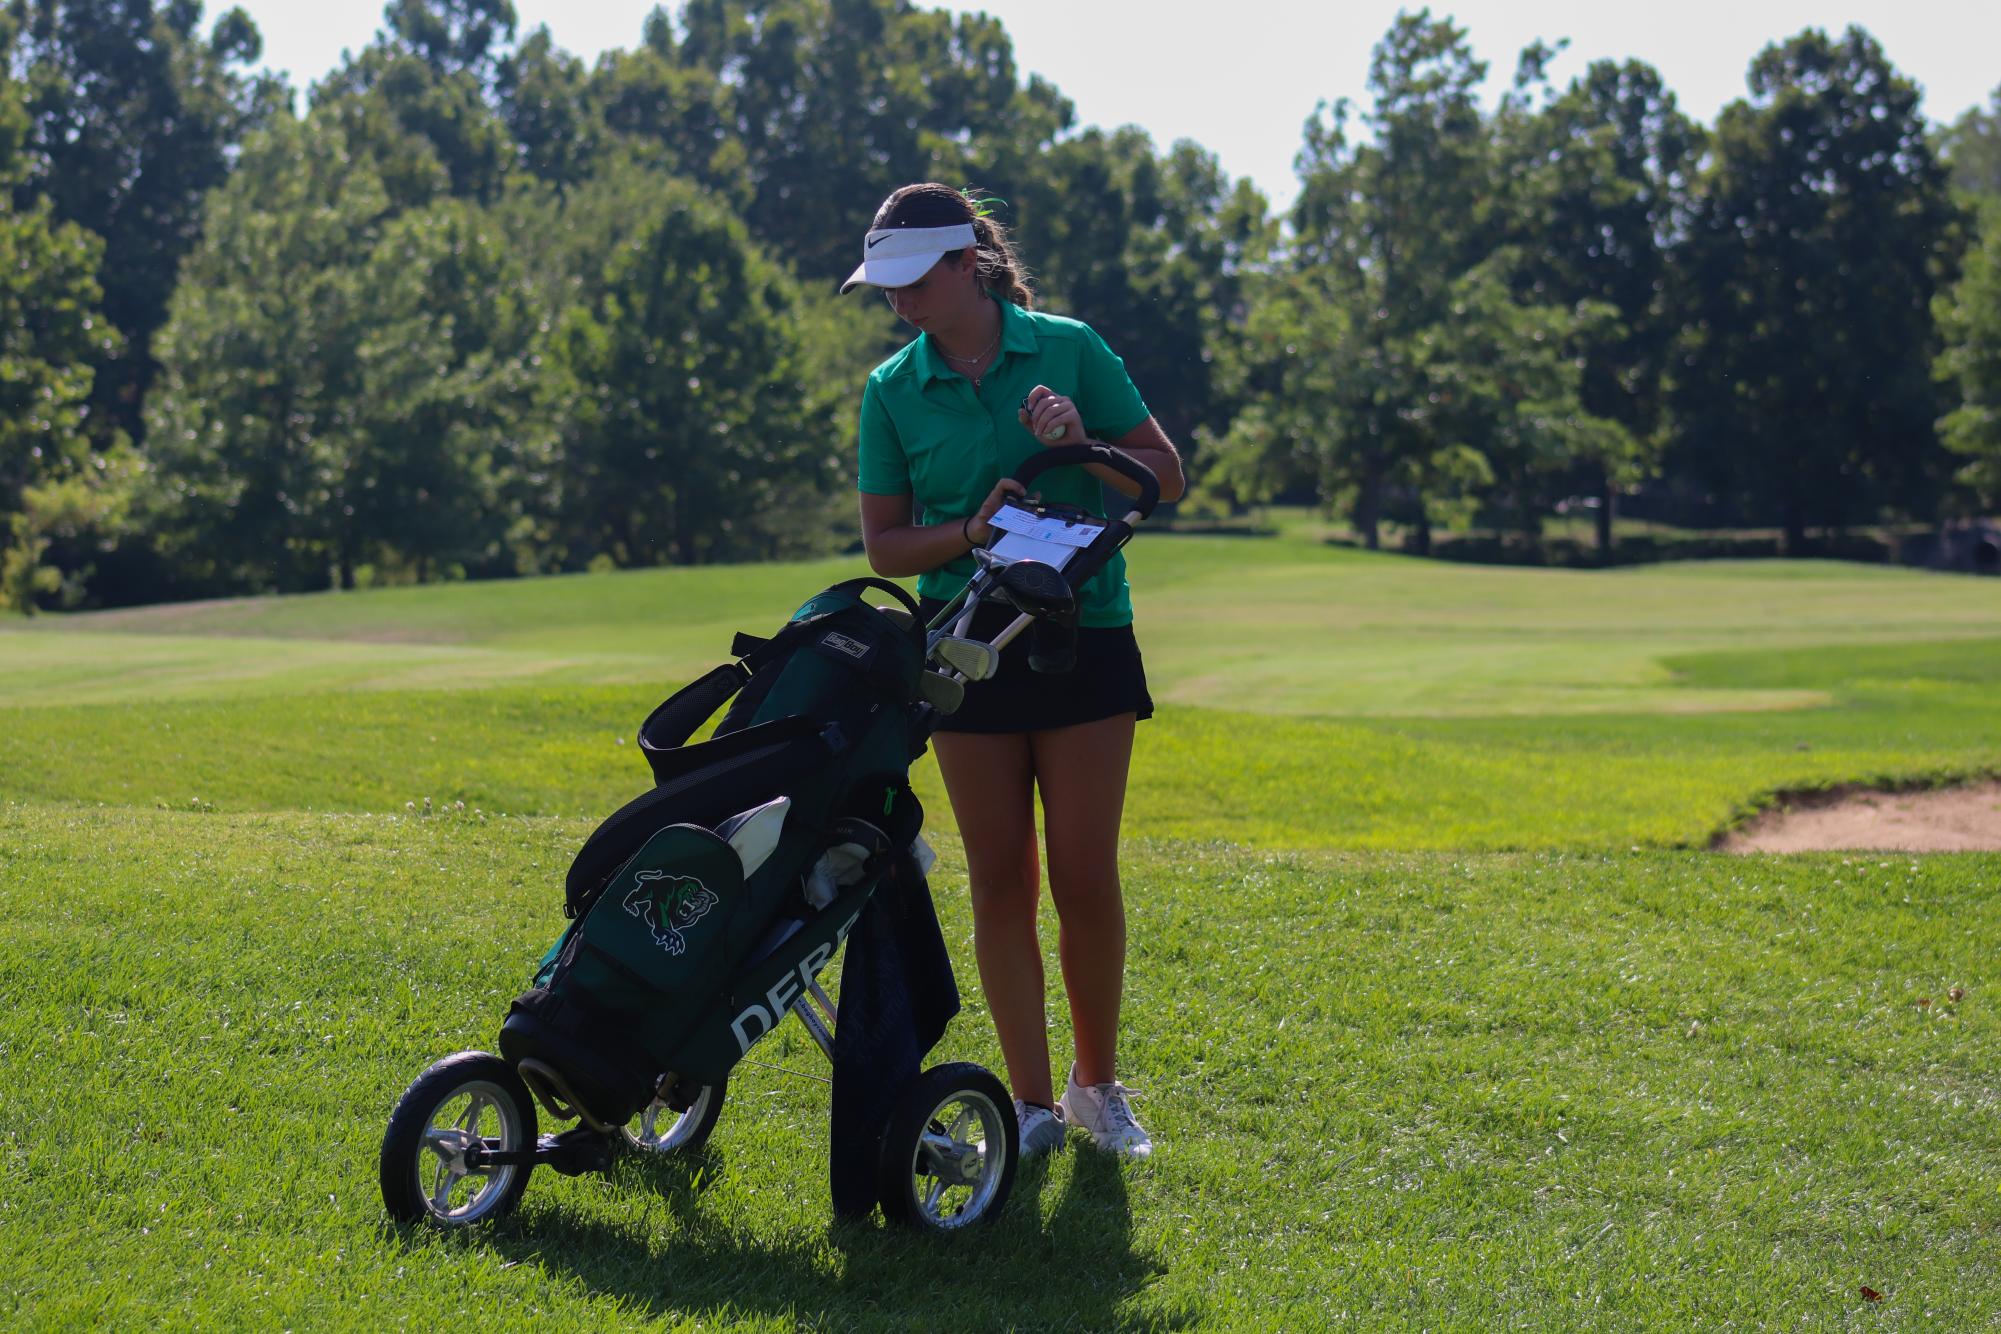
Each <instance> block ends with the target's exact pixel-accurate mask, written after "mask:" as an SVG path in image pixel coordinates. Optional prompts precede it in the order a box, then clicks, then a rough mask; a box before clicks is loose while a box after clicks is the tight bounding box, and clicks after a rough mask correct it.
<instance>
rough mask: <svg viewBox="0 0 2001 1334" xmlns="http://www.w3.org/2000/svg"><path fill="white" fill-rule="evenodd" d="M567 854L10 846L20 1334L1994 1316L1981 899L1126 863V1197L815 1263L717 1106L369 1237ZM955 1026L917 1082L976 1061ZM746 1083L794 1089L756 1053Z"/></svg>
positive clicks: (1586, 862)
mask: <svg viewBox="0 0 2001 1334" xmlns="http://www.w3.org/2000/svg"><path fill="white" fill-rule="evenodd" d="M584 828H585V826H584V824H583V823H581V822H575V821H554V820H526V821H524V820H519V819H509V820H505V821H501V820H492V819H489V820H487V821H485V822H480V821H475V820H469V819H459V818H453V819H445V818H433V819H429V820H425V819H413V818H399V817H381V816H377V817H358V816H305V815H276V816H271V815H267V816H230V815H194V814H183V813H162V812H147V811H60V810H46V809H44V810H35V809H24V808H18V807H16V808H7V809H0V912H4V913H5V915H6V919H7V920H8V922H9V923H10V927H11V936H10V948H9V950H8V951H6V952H5V954H4V955H0V1002H4V1003H0V1050H4V1051H5V1053H6V1061H7V1068H8V1070H9V1081H10V1088H9V1097H8V1099H7V1100H6V1103H5V1110H4V1112H0V1152H4V1154H5V1155H6V1165H7V1169H8V1177H9V1180H10V1182H11V1183H12V1186H11V1188H10V1189H9V1190H8V1191H7V1192H5V1194H4V1195H0V1275H4V1289H0V1290H4V1291H5V1293H6V1294H7V1303H8V1307H9V1312H10V1315H11V1317H12V1318H13V1320H14V1322H15V1323H17V1324H20V1325H24V1326H28V1327H73V1326H75V1325H78V1324H86V1323H87V1324H92V1325H96V1326H100V1327H117V1328H130V1327H134V1326H139V1325H144V1324H151V1323H168V1324H201V1325H206V1326H212V1327H241V1326H248V1325H254V1326H258V1327H295V1328H326V1327H336V1326H338V1327H356V1328H360V1327H366V1328H375V1327H382V1326H386V1325H390V1324H395V1323H410V1324H413V1325H423V1324H434V1323H442V1322H448V1321H454V1320H456V1321H459V1322H463V1321H464V1320H465V1319H467V1318H468V1316H471V1317H472V1318H475V1319H482V1320H486V1321H490V1322H500V1323H505V1322H508V1321H512V1320H515V1319H520V1320H524V1321H526V1320H532V1321H533V1322H534V1323H536V1324H537V1325H538V1326H547V1327H554V1328H571V1327H577V1328H582V1327H591V1328H605V1327H627V1326H633V1325H639V1324H643V1323H649V1322H652V1321H655V1320H659V1319H665V1320H666V1321H667V1322H668V1323H670V1324H672V1323H678V1322H682V1321H688V1322H700V1323H702V1324H703V1325H704V1327H714V1328H723V1329H776V1328H792V1327H796V1326H797V1325H800V1324H804V1325H807V1326H810V1327H817V1328H830V1329H883V1330H892V1329H904V1328H910V1327H912V1326H916V1325H929V1324H932V1323H934V1322H936V1321H937V1320H938V1319H939V1318H940V1316H941V1315H947V1316H949V1318H950V1321H951V1323H953V1324H954V1325H957V1326H964V1327H967V1328H1005V1327H1036V1328H1043V1327H1056V1326H1070V1327H1078V1326H1081V1327H1089V1328H1110V1327H1134V1328H1144V1327H1150V1326H1156V1325H1164V1324H1165V1325H1182V1324H1194V1325H1199V1326H1203V1327H1208V1326H1221V1327H1244V1326H1248V1325H1253V1324H1255V1325H1258V1326H1259V1327H1266V1328H1270V1327H1284V1328H1323V1327H1327V1326H1329V1325H1332V1324H1334V1323H1336V1322H1337V1321H1340V1320H1343V1319H1350V1320H1356V1319H1360V1320H1370V1321H1373V1322H1383V1321H1393V1322H1395V1323H1399V1324H1405V1325H1429V1326H1437V1325H1455V1326H1472V1325H1479V1326H1494V1325H1520V1326H1533V1327H1540V1328H1549V1327H1577V1326H1586V1327H1622V1328H1633V1327H1639V1326H1657V1325H1661V1324H1664V1323H1673V1324H1685V1323H1688V1322H1691V1321H1696V1320H1701V1321H1705V1322H1715V1323H1722V1322H1729V1323H1736V1324H1759V1325H1787V1326H1816V1327H1818V1326H1826V1325H1831V1324H1837V1323H1842V1322H1845V1321H1847V1320H1849V1319H1851V1318H1853V1316H1854V1315H1855V1314H1856V1313H1858V1312H1861V1311H1862V1309H1863V1305H1862V1302H1861V1298H1860V1297H1859V1289H1860V1286H1861V1285H1863V1284H1867V1285H1869V1286H1870V1287H1872V1288H1873V1289H1875V1290H1877V1291H1879V1292H1882V1293H1884V1294H1885V1295H1886V1299H1885V1303H1884V1304H1883V1305H1882V1306H1881V1307H1880V1308H1871V1309H1869V1310H1868V1311H1867V1314H1868V1315H1870V1316H1871V1317H1872V1318H1875V1319H1888V1320H1890V1321H1892V1322H1893V1323H1930V1324H1938V1325H1940V1326H1942V1327H1956V1328H1969V1327H1973V1326H1975V1325H1977V1324H1980V1323H1982V1322H1984V1320H1985V1319H1986V1318H1987V1317H1988V1316H1990V1315H1991V1313H1992V1312H1993V1310H1995V1309H1997V1306H2001V1274H1997V1265H1996V1261H1995V1259H1994V1255H1993V1252H1992V1247H1991V1238H1992V1235H1993V1231H1994V1229H1995V1227H1996V1226H1997V1224H2001V1195H1997V1194H1996V1191H1995V1182H1996V1180H1998V1179H2001V1150H1997V1148H1996V1142H1995V1140H1994V1137H1993V1136H1992V1135H1991V1134H1990V1133H1988V1131H1989V1128H1990V1127H1991V1123H1992V1120H1993V1117H1994V1114H1995V1111H1996V1103H1997V1098H2001V1088H1997V1085H1996V1082H1995V1075H1994V1071H1995V1070H1996V1069H1997V1068H2001V1022H1997V1018H1996V1015H1995V1012H1994V1008H1993V996H1992V995H1991V994H1990V993H1992V992H1993V990H1994V987H1995V983H1996V979H1995V978H1994V976H1993V972H1992V961H1993V960H1994V959H1995V958H1996V957H2001V903H1997V900H1996V899H1995V897H1994V896H1993V894H1992V892H1991V887H1992V875H1993V871H1994V865H1995V860H1994V859H1992V858H1977V857H1935V858H1925V859H1910V858H1901V857H1884V858H1848V859H1843V858H1838V857H1818V858H1806V859H1789V860H1767V859H1750V860H1735V859H1723V858H1713V857H1709V856H1705V855H1701V854H1641V855H1601V856H1583V857H1579V856H1555V855H1533V856H1478V857H1467V856H1456V855H1423V854H1420V855H1395V856H1390V855H1376V856H1368V857H1359V856H1328V855H1324V854H1279V853H1260V852H1250V851H1246V850H1242V849H1234V848H1229V847H1222V846H1214V845H1203V846H1198V845H1189V844H1184V843H1178V842H1173V841H1154V840H1149V841H1145V842H1143V843H1141V844H1140V845H1138V846H1136V847H1135V848H1134V849H1133V850H1132V855H1131V856H1130V858H1129V860H1128V873H1127V878H1128V887H1129V897H1130V901H1131V904H1132V916H1133V931H1132V938H1133V946H1134V954H1133V959H1132V986H1131V992H1130V998H1129V1003H1128V1008H1127V1016H1128V1022H1127V1027H1128V1033H1129V1037H1128V1041H1127V1044H1126V1048H1125V1050H1126V1072H1125V1073H1126V1078H1127V1079H1128V1081H1129V1082H1130V1083H1132V1084H1134V1085H1135V1086H1136V1087H1137V1088H1138V1089H1139V1090H1140V1094H1139V1098H1140V1107H1141V1109H1142V1112H1143V1114H1144V1115H1145V1117H1146V1118H1147V1120H1148V1123H1149V1125H1150V1126H1152V1127H1153V1129H1154V1130H1155V1131H1156V1133H1158V1134H1159V1135H1160V1137H1161V1140H1162V1143H1163V1146H1164V1148H1165V1151H1164V1152H1163V1153H1162V1154H1161V1155H1160V1156H1158V1157H1157V1158H1156V1159H1155V1160H1154V1161H1153V1162H1152V1163H1151V1164H1150V1165H1148V1166H1146V1167H1143V1168H1138V1169H1128V1170H1123V1171H1121V1170H1119V1169H1117V1168H1114V1167H1112V1166H1110V1165H1109V1164H1107V1163H1106V1162H1105V1161H1104V1160H1102V1159H1099V1158H1096V1157H1094V1156H1092V1155H1090V1154H1088V1153H1086V1152H1083V1151H1080V1150H1073V1151H1072V1152H1071V1153H1069V1154H1066V1155H1063V1156H1061V1157H1059V1158H1057V1159H1056V1160H1054V1161H1053V1162H1052V1163H1050V1164H1049V1165H1048V1166H1047V1167H1046V1168H1038V1169H1035V1170H1033V1171H1030V1172H1029V1173H1028V1174H1026V1176H1025V1177H1024V1179H1023V1182H1022V1185H1021V1186H1020V1188H1019V1193H1018V1195H1017V1199H1016V1203H1015V1205H1014V1206H1013V1207H1012V1208H1011V1209H1010V1210H1009V1211H1008V1213H1007V1214H1006V1215H1005V1216H1004V1217H1003V1218H1002V1220H1001V1221H1000V1223H999V1224H998V1225H997V1226H996V1227H995V1228H994V1229H993V1230H991V1231H990V1232H986V1233H983V1234H982V1235H981V1236H980V1237H979V1238H977V1239H973V1240H970V1241H967V1240H961V1241H960V1242H957V1243H953V1242H945V1243H938V1244H931V1243H926V1242H923V1241H921V1240H914V1239H912V1238H909V1237H908V1236H905V1235H902V1234H899V1233H896V1232H892V1231H888V1230H885V1229H883V1228H881V1227H879V1226H877V1225H874V1224H870V1225H865V1226H861V1227H838V1226H833V1225H831V1224H830V1223H829V1219H828V1210H827V1200H826V1187H825V1184H824V1182H825V1170H826V1137H825V1120H826V1100H825V1092H824V1089H822V1088H821V1087H820V1086H818V1085H815V1084H811V1083H805V1082H801V1081H793V1080H786V1079H783V1078H781V1077H779V1076H777V1075H774V1074H771V1073H770V1072H766V1071H762V1070H758V1069H755V1068H746V1069H744V1070H743V1071H742V1072H741V1073H740V1075H739V1078H738V1080H737V1082H736V1085H735V1088H734V1089H733V1093H732V1098H731V1102H730V1106H729V1109H728V1110H727V1111H726V1113H725V1116H724V1120H723V1123H722V1126H721V1128H720V1129H719V1130H718V1132H717V1137H716V1140H715V1142H714V1147H713V1150H712V1152H711V1153H709V1154H708V1155H706V1156H704V1157H703V1158H702V1159H700V1160H698V1161H696V1162H693V1163H688V1164H678V1165H672V1166H656V1167H653V1168H651V1169H647V1168H643V1167H637V1166H632V1165H628V1166H627V1167H625V1168H623V1169H621V1171H620V1172H619V1173H618V1174H617V1175H616V1177H615V1179H614V1180H612V1181H610V1182H605V1181H600V1180H590V1179H584V1180H568V1179H563V1178H559V1177H555V1176H553V1175H549V1174H544V1173H538V1174H537V1176H536V1179H535V1181H534V1183H533V1185H532V1186H531V1188H530V1191H529V1195H528V1198H527V1201H526V1203H525V1205H524V1207H523V1209H522V1211H521V1213H520V1215H519V1216H518V1218H517V1219H516V1220H515V1221H513V1222H511V1223H509V1224H507V1225H504V1226H502V1227H500V1228H498V1229H495V1230H492V1231H489V1232H483V1233H481V1234H478V1235H476V1236H473V1237H469V1238H463V1239H457V1240H451V1241H438V1240H433V1239H427V1238H424V1237H421V1236H417V1237H409V1236H405V1235H404V1234H401V1233H398V1232H396V1231H394V1230H392V1229H389V1228H387V1227H385V1226H384V1225H383V1223H382V1220H381V1212H380V1205H379V1201H378V1200H377V1199H376V1192H375V1182H374V1168H375V1150H376V1146H377V1144H378V1142H379V1137H380V1134H381V1129H382V1125H383V1124H384V1121H385V1119H386V1117H387V1114H388V1110H389V1106H390V1104H391V1103H392V1102H393V1101H394V1099H395V1097H396V1095H397V1093H398V1092H399V1090H400V1088H401V1086H402V1084H403V1083H404V1082H405V1081H406V1080H407V1079H408V1078H410V1077H411V1076H412V1075H414V1073H415V1072H416V1071H417V1070H418V1069H420V1068H422V1066H423V1065H425V1064H426V1063H428V1062H429V1061H430V1060H432V1059H433V1058H435V1057H436V1056H438V1055H441V1054H443V1053H444V1052H447V1051H450V1050H453V1049H456V1048H459V1047H465V1046H485V1045H488V1044H490V1043H491V1041H492V1035H493V1031H494V1029H495V1027H496V1026H497V1024H498V1022H499V1019H500V1017H501V1015H502V1013H503V1012H504V1008H505V1005H506V1001H507V1000H508V998H509V997H511V996H512V995H513V994H514V993H515V992H516V991H518V990H519V989H520V988H521V987H522V986H523V985H524V984H525V982H526V974H527V972H528V970H529V968H530V967H531V966H532V960H533V959H534V957H535V956H536V955H537V954H538V953H539V951H540V949H541V948H542V946H543V945H545V944H546V943H547V940H548V939H549V938H550V937H551V936H552V935H553V934H554V932H555V931H556V929H557V928H558V927H559V926H560V915H559V909H558V904H559V894H560V891H559V888H558V884H559V880H560V875H561V870H562V867H563V865H564V864H565V862H566V860H567V855H568V852H569V850H570V849H571V848H572V847H573V846H574V844H575V841H576V840H577V838H579V837H580V836H581V834H582V833H583V831H584ZM941 844H942V851H943V854H944V857H943V860H942V862H941V865H940V867H939V869H938V872H937V875H936V883H937V885H938V896H937V897H938V901H939V906H940V911H941V916H942V919H943V923H944V926H945V930H946V934H947V937H948V940H949V942H950V943H951V945H952V947H953V949H954V951H955V953H957V954H959V955H961V956H962V957H964V956H969V954H970V945H969V939H968V938H969V932H970V924H969V920H968V916H967V912H966V908H965V903H964V898H963V893H962V891H961V890H960V889H959V886H960V885H961V884H962V883H963V870H962V867H961V864H960V861H959V856H958V850H957V847H956V845H955V844H954V843H953V842H952V841H951V840H949V839H941ZM1050 938H1051V940H1052V943H1053V933H1051V936H1050ZM1048 963H1049V967H1050V968H1051V970H1052V972H1053V970H1054V967H1055V960H1054V959H1053V957H1052V958H1051V959H1050V960H1049V961H1048ZM1955 986H1957V987H1961V988H1963V989H1964V990H1963V992H1962V999H1961V1000H1960V1001H1958V1002H1953V1001H1951V1000H1950V999H1949V996H1950V994H1951V992H1950V989H1951V988H1953V987H1955ZM970 992H971V988H970V987H969V998H968V1010H967V1012H966V1013H965V1014H964V1015H962V1016H961V1018H960V1019H959V1020H958V1021H956V1022H955V1024H954V1026H953V1028H952V1031H951V1032H950V1034H949V1035H948V1037H947V1039H946V1042H945V1044H944V1046H943V1047H942V1048H941V1050H940V1052H939V1056H940V1057H941V1058H945V1057H962V1058H970V1059H978V1060H983V1061H987V1062H990V1063H991V1062H994V1061H996V1059H997V1057H996V1054H995V1053H994V1052H993V1050H992V1049H991V1040H990V1037H989V1033H990V1028H989V1025H988V1023H987V1020H986V1018H985V1016H984V1014H983V1013H981V1011H980V1009H979V1006H978V1003H977V998H976V997H974V996H972V995H971V994H970ZM1920 1000H1929V1001H1930V1004H1929V1005H1920V1003H1919V1002H1920ZM1066 1038H1067V1035H1066V1034H1065V1033H1064V1032H1063V1031H1062V1029H1061V1026H1060V1022H1059V1026H1058V1029H1057V1032H1056V1033H1055V1035H1054V1040H1055V1042H1056V1043H1057V1044H1058V1046H1059V1049H1060V1046H1061V1044H1062V1043H1064V1042H1065V1041H1066ZM759 1055H760V1057H761V1058H763V1059H769V1060H772V1061H774V1062H777V1063H780V1064H785V1065H788V1066H794V1067H797V1068H800V1069H805V1070H809V1071H810V1070H814V1069H815V1068H816V1062H817V1059H818V1058H817V1056H815V1055H814V1054H813V1053H811V1052H810V1051H809V1050H808V1049H807V1046H806V1044H805V1042H804V1040H803V1038H800V1037H799V1036H798V1035H797V1034H796V1032H795V1033H793V1034H792V1035H791V1036H790V1037H789V1038H776V1037H775V1038H774V1039H773V1040H772V1042H771V1044H770V1045H769V1046H768V1047H767V1048H765V1049H762V1050H761V1051H760V1053H759ZM943 1271H949V1272H950V1273H951V1274H952V1276H953V1277H952V1281H951V1282H950V1283H949V1284H940V1283H937V1282H933V1281H931V1279H930V1278H928V1277H927V1275H935V1274H937V1273H939V1272H943ZM1025 1275H1032V1276H1033V1281H1032V1282H1025V1281H1024V1276H1025Z"/></svg>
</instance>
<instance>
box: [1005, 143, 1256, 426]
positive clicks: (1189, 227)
mask: <svg viewBox="0 0 2001 1334" xmlns="http://www.w3.org/2000/svg"><path fill="white" fill-rule="evenodd" d="M1009 198H1010V211H1009V213H1008V215H1007V216H1011V217H1014V218H1017V219H1019V221H1020V227H1019V230H1018V233H1017V237H1016V239H1017V241H1018V242H1019V245H1020V249H1021V251H1022V253H1023V254H1024V256H1025V257H1026V260H1027V262H1028V263H1029V265H1030V267H1031V268H1033V269H1034V270H1036V271H1037V273H1038V275H1039V281H1040V284H1041V287H1042V293H1043V301H1044V304H1046V305H1047V306H1048V307H1049V308H1050V309H1053V310H1056V311H1058V312H1060V313H1063V314H1067V315H1074V316H1076V317H1077V318H1079V319H1082V320H1084V321H1086V322H1087V323H1089V324H1090V325H1091V326H1092V327H1093V328H1095V329H1096V330H1097V331H1098V332H1099V333H1100V334H1101V335H1103V336H1104V338H1105V340H1106V341H1107V342H1108V343H1110V344H1111V346H1112V347H1113V348H1114V349H1115V350H1117V351H1118V353H1119V355H1120V356H1121V357H1123V358H1124V359H1125V363H1126V369H1127V371H1128V372H1129V373H1130V374H1131V375H1132V377H1133V382H1134V383H1135V384H1136V385H1138V386H1139V388H1140V390H1141V392H1142V393H1143V394H1144V395H1145V397H1146V400H1147V404H1148V406H1149V407H1150V408H1151V409H1152V410H1153V415H1154V416H1155V417H1157V418H1158V419H1159V420H1160V422H1161V424H1162V426H1163V427H1164V428H1165V429H1166V431H1167V433H1168V435H1169V436H1170V437H1171V438H1173V439H1175V440H1177V441H1181V442H1188V441H1190V440H1191V439H1192V438H1193V437H1194V435H1195V432H1196V431H1197V429H1198V428H1209V429H1211V430H1213V429H1216V428H1218V427H1220V426H1222V425H1223V424H1224V423H1225V422H1227V421H1228V420H1229V417H1230V415H1231V408H1232V406H1233V405H1232V404H1230V403H1229V402H1227V401H1226V400H1225V399H1224V397H1223V395H1222V392H1221V389H1220V388H1219V385H1218V381H1217V378H1216V373H1215V366H1214V347H1215V345H1216V343H1217V341H1218V340H1219V339H1220V338H1222V337H1223V336H1224V332H1225V330H1226V328H1227V326H1228V324H1229V322H1230V321H1231V319H1232V318H1234V317H1236V315H1237V314H1238V312H1239V311H1240V309H1241V307H1242V305H1243V278H1244V275H1245V273H1246V272H1247V271H1248V270H1249V269H1250V268H1251V267H1252V266H1254V265H1256V264H1257V263H1260V262H1262V261H1263V259H1264V258H1265V256H1266V255H1267V254H1268V253H1269V251H1270V248H1271V246H1272V244H1273V241H1274V236H1273V231H1274V228H1273V225H1272V223H1271V221H1270V219H1269V217H1268V214H1267V210H1266V205H1265V201H1264V199H1263V197H1262V196H1261V195H1259V194H1258V193H1257V191H1256V190H1255V189H1254V188H1252V186H1251V185H1250V183H1249V182H1248V181H1235V182H1233V181H1232V180H1231V179H1230V177H1229V175H1228V174H1227V173H1225V172H1224V171H1223V170H1222V168H1221V166H1220V165H1219V164H1218V163H1217V161H1216V158H1215V157H1214V155H1213V154H1210V153H1208V152H1205V151H1204V150H1203V149H1202V148H1201V147H1199V146H1198V145H1196V144H1194V143H1191V142H1187V141H1183V142H1181V143H1177V144H1175V145H1174V146H1173V147H1172V148H1171V149H1170V150H1168V152H1167V153H1165V154H1158V153H1156V152H1155V150H1154V147H1153V142H1152V140H1151V139H1149V138H1148V137H1147V135H1146V133H1145V132H1144V131H1142V130H1139V129H1137V128H1135V127H1131V126H1128V127H1126V128H1124V129H1121V130H1118V131H1115V132H1113V133H1109V134H1108V133H1105V132H1103V131H1100V130H1096V129H1092V130H1086V131H1084V132H1083V133H1082V134H1079V135H1076V136H1074V137H1072V138H1069V139H1066V140H1064V141H1063V142H1061V143H1059V144H1056V145H1055V146H1054V147H1052V148H1051V149H1050V150H1049V151H1048V152H1047V153H1046V154H1044V156H1043V158H1042V161H1041V163H1040V165H1039V166H1038V167H1037V168H1036V169H1035V171H1034V173H1033V180H1032V181H1031V182H1030V183H1028V184H1025V185H1023V186H1021V187H1018V188H1016V190H1015V194H1014V195H1012V196H1010V197H1009Z"/></svg>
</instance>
